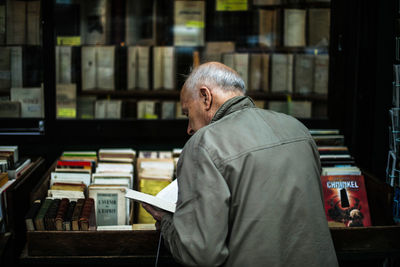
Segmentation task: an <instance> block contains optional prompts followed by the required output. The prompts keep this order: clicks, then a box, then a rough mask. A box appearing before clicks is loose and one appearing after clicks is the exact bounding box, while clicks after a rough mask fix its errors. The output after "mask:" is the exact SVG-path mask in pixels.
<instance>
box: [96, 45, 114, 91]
mask: <svg viewBox="0 0 400 267" xmlns="http://www.w3.org/2000/svg"><path fill="white" fill-rule="evenodd" d="M96 48H97V51H96V76H97V79H96V84H97V86H96V87H97V88H98V89H101V90H115V47H114V46H98V47H96Z"/></svg>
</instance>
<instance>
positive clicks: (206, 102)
mask: <svg viewBox="0 0 400 267" xmlns="http://www.w3.org/2000/svg"><path fill="white" fill-rule="evenodd" d="M244 94H245V85H244V82H243V80H242V79H241V78H240V76H239V75H238V74H237V73H236V72H235V71H234V70H232V69H231V68H229V67H227V66H225V65H223V64H220V63H217V62H209V63H205V64H203V65H200V66H199V67H198V68H196V69H194V71H193V72H192V73H191V74H190V76H189V77H188V79H187V80H186V82H185V84H184V86H183V88H182V91H181V104H182V111H183V113H184V114H185V115H186V116H187V117H188V118H189V125H188V128H187V132H188V134H190V135H193V136H192V137H191V138H190V140H189V141H188V142H187V143H186V145H185V147H184V149H183V152H182V155H181V157H180V159H179V163H178V169H177V176H178V178H177V179H178V184H179V193H178V203H177V208H176V212H175V213H174V214H169V213H166V212H162V211H159V210H156V209H154V208H153V207H151V206H149V205H145V204H144V205H143V206H144V208H145V209H146V210H147V211H148V212H149V213H151V214H152V215H153V217H154V218H155V219H156V220H157V221H159V222H161V231H162V234H163V236H164V239H165V244H166V246H167V247H168V248H169V249H170V251H171V253H172V255H173V257H174V258H175V259H176V260H177V261H179V262H181V263H183V264H185V265H198V266H220V265H223V266H240V267H242V266H307V267H310V266H318V267H321V266H324V267H328V266H337V265H338V263H337V259H336V255H335V250H334V247H333V243H332V239H331V236H330V232H329V228H328V224H327V220H326V217H325V212H324V206H323V197H322V187H321V182H320V170H321V167H320V162H319V154H318V151H317V149H316V146H315V143H314V141H313V139H312V137H311V136H310V134H309V132H308V130H307V128H306V127H304V126H303V125H302V124H301V123H300V122H299V121H297V120H296V119H294V118H292V117H290V116H287V115H284V114H280V113H277V112H273V111H267V110H262V109H258V108H256V107H255V106H254V103H253V102H252V100H251V99H250V98H248V97H246V96H244Z"/></svg>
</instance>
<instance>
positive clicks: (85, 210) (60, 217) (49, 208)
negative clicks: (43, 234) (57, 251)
mask: <svg viewBox="0 0 400 267" xmlns="http://www.w3.org/2000/svg"><path fill="white" fill-rule="evenodd" d="M25 224H26V229H27V230H28V231H34V230H38V231H44V230H49V231H51V230H53V231H56V230H57V231H79V230H81V231H88V230H96V213H95V203H94V200H93V199H92V198H87V199H84V198H80V199H78V200H76V201H75V200H73V201H70V200H69V199H68V198H63V199H50V198H47V199H45V200H44V201H43V203H41V201H40V200H36V201H35V202H34V203H33V205H32V206H31V208H30V209H29V212H28V213H27V214H26V216H25Z"/></svg>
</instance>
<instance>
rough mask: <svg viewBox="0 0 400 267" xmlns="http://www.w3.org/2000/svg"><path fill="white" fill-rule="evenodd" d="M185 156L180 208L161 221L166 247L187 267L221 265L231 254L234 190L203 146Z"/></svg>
mask: <svg viewBox="0 0 400 267" xmlns="http://www.w3.org/2000/svg"><path fill="white" fill-rule="evenodd" d="M184 154H186V153H184ZM183 156H184V157H183V158H182V164H180V166H178V185H179V193H178V203H177V209H176V212H175V213H174V214H173V215H166V216H164V217H163V219H162V222H161V231H162V234H163V237H164V240H165V244H166V246H167V247H168V248H169V249H170V251H171V253H172V255H173V256H174V258H175V259H176V260H177V261H179V262H181V263H183V264H185V265H200V266H218V265H221V264H223V263H224V261H225V260H226V258H227V256H228V254H229V252H228V248H227V246H226V239H227V235H228V217H229V201H230V191H229V188H228V186H227V184H226V181H225V179H224V178H223V176H222V175H221V173H220V172H219V170H218V169H217V167H216V166H215V164H214V162H213V160H212V159H211V157H210V155H209V154H208V153H207V151H206V150H205V149H204V148H203V147H199V146H197V147H196V148H194V149H192V150H191V151H190V153H189V155H183ZM180 161H181V159H180Z"/></svg>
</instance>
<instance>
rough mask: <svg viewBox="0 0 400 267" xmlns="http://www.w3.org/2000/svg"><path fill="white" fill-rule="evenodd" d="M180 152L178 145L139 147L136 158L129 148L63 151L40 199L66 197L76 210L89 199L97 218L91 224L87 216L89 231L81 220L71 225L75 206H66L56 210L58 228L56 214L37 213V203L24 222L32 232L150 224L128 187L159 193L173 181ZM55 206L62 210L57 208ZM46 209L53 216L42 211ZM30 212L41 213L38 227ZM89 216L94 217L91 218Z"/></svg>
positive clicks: (148, 216) (150, 220)
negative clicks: (164, 148) (168, 148)
mask: <svg viewBox="0 0 400 267" xmlns="http://www.w3.org/2000/svg"><path fill="white" fill-rule="evenodd" d="M179 154H180V150H179V149H178V150H174V151H140V153H139V157H138V158H137V159H136V152H135V151H134V150H133V149H129V148H125V149H100V150H99V151H98V153H97V152H96V151H65V152H63V154H62V156H60V158H59V160H58V161H57V164H56V168H55V170H54V171H53V172H51V174H50V186H49V189H48V192H47V197H46V200H44V202H43V203H46V202H50V200H49V199H53V200H55V199H57V200H58V202H59V203H62V201H64V202H67V201H66V200H63V199H67V200H68V201H69V202H68V203H69V206H71V205H76V207H75V209H76V208H77V207H78V203H79V199H86V200H87V199H93V202H94V208H93V210H94V213H95V221H96V222H95V223H90V220H89V225H93V227H91V228H90V227H89V228H90V229H89V228H87V227H86V228H82V227H81V226H80V225H79V224H76V226H75V227H73V226H72V227H71V226H70V224H71V223H73V221H74V220H73V219H71V218H74V216H73V215H71V214H73V211H72V210H71V209H73V208H72V207H70V208H68V207H65V208H63V209H62V211H63V212H59V215H60V216H59V218H58V219H57V220H58V221H59V222H58V228H57V227H56V225H57V220H56V214H57V212H56V211H54V210H53V211H50V210H49V211H47V212H45V211H42V212H41V213H40V212H39V213H38V210H39V207H35V208H34V206H35V205H36V206H39V205H40V204H33V206H32V208H31V210H32V211H30V213H29V214H27V218H26V219H27V220H29V221H30V222H27V227H28V229H30V230H77V229H78V227H79V229H80V230H91V229H93V230H94V229H96V227H97V226H100V227H104V226H121V227H123V226H126V225H129V224H132V223H133V222H134V221H137V222H139V223H153V219H152V217H151V216H150V215H149V214H147V212H146V211H145V210H143V209H142V208H141V207H138V208H136V209H135V207H134V205H133V203H131V201H130V200H129V199H128V198H126V197H125V194H126V193H127V191H128V190H129V189H132V188H135V189H137V190H138V191H140V192H144V193H147V194H152V195H154V194H156V193H158V192H159V191H160V190H161V189H162V188H164V187H165V186H167V185H168V184H169V183H171V181H172V180H173V177H174V171H175V166H176V164H177V160H178V156H179ZM134 166H136V167H137V171H136V175H137V176H136V177H137V179H134V175H135V172H134ZM60 201H61V202H60ZM37 202H39V201H37ZM75 202H76V204H74V203H75ZM48 205H50V204H48ZM41 206H42V207H43V206H44V204H42V205H41ZM43 209H46V207H43ZM53 209H61V206H60V207H58V208H56V207H54V208H53ZM68 209H69V210H70V211H69V213H68V212H67V210H68ZM135 210H136V211H135ZM47 213H50V215H51V216H50V215H46V214H47ZM34 214H41V217H40V220H44V223H42V224H40V226H39V227H36V222H35V215H34ZM135 214H137V217H136V216H135ZM36 216H37V215H36ZM46 216H47V217H50V218H53V219H51V221H50V224H49V223H46V218H47V217H46ZM81 217H82V216H75V221H78V222H79V220H78V218H81ZM92 220H93V221H94V218H93V219H92ZM70 221H71V223H69V222H70ZM28 223H29V226H28ZM66 224H67V226H66ZM48 225H50V226H48ZM68 225H69V226H68ZM95 226H96V227H95ZM55 227H56V228H55Z"/></svg>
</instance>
